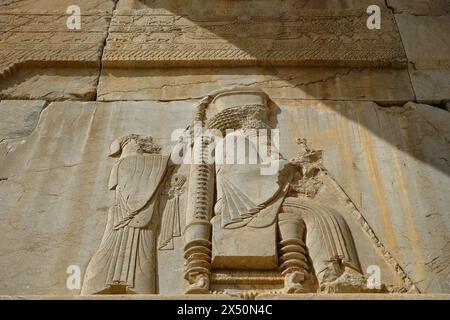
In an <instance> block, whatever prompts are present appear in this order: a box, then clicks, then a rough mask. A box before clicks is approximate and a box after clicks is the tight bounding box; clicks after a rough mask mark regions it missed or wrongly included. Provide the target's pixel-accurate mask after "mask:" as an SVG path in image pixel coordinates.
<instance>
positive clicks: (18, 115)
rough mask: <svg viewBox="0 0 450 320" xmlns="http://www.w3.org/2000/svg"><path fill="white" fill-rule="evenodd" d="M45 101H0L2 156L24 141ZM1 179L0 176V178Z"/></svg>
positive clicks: (37, 118) (36, 121)
mask: <svg viewBox="0 0 450 320" xmlns="http://www.w3.org/2000/svg"><path fill="white" fill-rule="evenodd" d="M44 107H45V101H39V100H35V101H20V100H18V101H11V100H9V101H6V100H3V101H0V118H1V119H2V121H1V122H0V155H1V157H4V156H5V155H6V154H8V153H9V152H12V151H14V150H15V148H16V147H17V145H19V144H21V143H23V142H25V141H24V140H23V139H26V137H27V136H28V135H30V134H31V132H32V131H33V130H34V128H35V127H36V125H37V123H38V120H39V116H40V114H41V111H42V109H43V108H44ZM0 179H1V178H0Z"/></svg>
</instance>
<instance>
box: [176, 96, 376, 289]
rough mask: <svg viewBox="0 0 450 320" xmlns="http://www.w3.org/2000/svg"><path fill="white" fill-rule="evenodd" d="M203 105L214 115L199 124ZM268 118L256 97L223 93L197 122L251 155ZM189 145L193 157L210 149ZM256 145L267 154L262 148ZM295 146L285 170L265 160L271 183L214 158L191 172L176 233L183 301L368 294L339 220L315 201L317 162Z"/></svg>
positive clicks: (254, 169) (255, 168) (316, 154)
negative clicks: (180, 238) (235, 135)
mask: <svg viewBox="0 0 450 320" xmlns="http://www.w3.org/2000/svg"><path fill="white" fill-rule="evenodd" d="M209 104H211V105H214V107H215V109H216V110H217V113H216V114H215V115H213V116H211V117H210V118H209V119H206V114H207V112H206V110H207V108H208V106H209ZM269 113H270V110H269V108H268V104H267V96H266V95H265V94H264V93H262V92H242V91H238V92H225V93H219V94H217V95H214V96H209V97H207V98H205V99H203V100H202V101H201V102H200V104H199V106H198V114H197V117H196V120H199V121H202V122H203V123H204V124H205V126H206V127H207V128H208V129H216V130H218V131H220V132H221V133H222V134H224V133H225V131H226V130H230V129H232V130H237V131H239V133H240V134H241V136H243V137H245V139H246V140H247V141H248V144H249V148H250V149H251V148H252V147H253V148H256V146H254V145H253V146H252V142H251V141H252V139H253V138H254V137H252V135H254V134H255V130H254V129H268V128H271V126H270V121H269V116H270V115H269ZM258 132H260V131H258ZM258 134H261V133H258ZM196 141H197V142H196V143H197V146H196V145H195V143H194V146H193V149H194V152H198V153H200V154H202V155H205V153H206V152H207V150H208V144H209V143H211V140H210V139H207V138H205V139H197V140H196ZM263 141H265V143H266V145H265V146H264V147H265V148H264V149H265V150H271V151H274V150H273V149H274V148H273V146H272V145H271V143H270V139H263ZM298 143H299V145H300V147H301V148H302V151H301V153H300V155H299V156H298V157H297V158H295V159H292V160H291V161H288V160H286V159H284V158H283V156H282V155H281V154H279V153H278V152H276V151H275V152H271V159H270V160H269V162H277V164H278V165H279V171H278V174H276V175H271V176H265V175H261V174H260V168H261V166H262V163H259V164H249V163H248V162H247V163H246V164H244V165H242V164H218V163H217V159H216V164H209V163H207V162H206V161H205V162H204V163H201V164H197V165H193V166H192V171H191V175H192V178H191V184H190V187H189V195H190V203H191V206H190V207H188V211H187V212H186V214H187V225H186V228H185V232H184V238H185V243H186V246H185V258H186V279H187V280H188V281H189V283H190V285H191V286H190V288H189V289H188V290H187V293H208V292H211V291H214V292H221V293H229V294H232V293H236V292H238V293H239V294H240V295H241V296H246V295H249V294H250V295H252V294H251V292H253V295H254V294H258V292H279V293H304V292H317V291H322V292H355V291H356V292H361V291H365V290H368V289H367V288H366V279H365V278H364V276H363V274H362V270H361V266H360V262H359V259H358V255H357V252H356V248H355V245H354V241H353V237H352V234H351V232H350V229H349V227H348V225H347V223H346V221H345V220H344V219H343V217H342V216H341V215H340V213H339V212H337V211H336V210H334V209H333V208H332V207H328V206H327V205H324V204H321V203H319V202H317V201H314V198H315V195H316V194H317V193H318V192H319V190H320V188H321V186H322V184H323V182H322V180H321V177H320V173H321V172H322V171H323V168H322V165H321V156H322V153H321V152H320V151H313V150H310V149H309V148H308V146H307V145H306V141H305V140H302V139H300V140H299V141H298ZM259 147H261V146H259ZM216 154H217V153H216ZM205 156H206V155H205ZM221 163H223V161H222V162H221ZM215 189H216V190H217V191H216V196H214V190H215Z"/></svg>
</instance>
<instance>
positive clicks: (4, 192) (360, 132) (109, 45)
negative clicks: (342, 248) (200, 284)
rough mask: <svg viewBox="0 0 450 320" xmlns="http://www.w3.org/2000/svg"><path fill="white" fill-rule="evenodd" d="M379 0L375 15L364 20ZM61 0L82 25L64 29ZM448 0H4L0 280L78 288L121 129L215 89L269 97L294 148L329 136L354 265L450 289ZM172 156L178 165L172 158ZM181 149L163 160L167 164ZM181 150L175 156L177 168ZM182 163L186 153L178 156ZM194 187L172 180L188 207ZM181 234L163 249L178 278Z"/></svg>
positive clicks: (395, 279) (162, 287) (393, 280)
mask: <svg viewBox="0 0 450 320" xmlns="http://www.w3.org/2000/svg"><path fill="white" fill-rule="evenodd" d="M373 4H377V5H379V6H380V7H381V9H382V10H381V17H382V21H381V29H380V30H369V29H367V26H366V20H367V18H368V14H367V13H366V9H367V7H368V6H369V5H373ZM69 5H78V6H79V7H80V9H81V29H80V30H68V29H67V26H66V20H67V18H68V17H69V14H67V13H66V9H67V7H68V6H69ZM449 10H450V7H449V6H448V4H447V1H421V2H417V4H416V2H415V1H414V2H413V1H402V0H388V1H375V0H371V1H352V0H348V1H338V0H332V1H309V0H298V1H294V0H292V1H262V0H252V1H231V0H227V1H225V0H217V1H200V0H198V1H195V0H191V1H187V0H186V1H159V0H154V1H149V0H147V1H138V0H119V1H112V0H96V1H81V0H64V1H61V0H58V1H56V0H40V1H30V0H22V1H11V0H7V1H0V25H1V26H2V27H1V29H0V30H1V32H0V39H1V41H0V99H1V101H0V221H1V223H0V240H1V241H0V266H1V269H0V270H1V271H2V272H0V295H68V296H70V295H79V294H80V292H81V289H80V288H78V289H77V288H75V289H74V290H70V289H69V288H68V287H67V285H66V282H67V277H68V274H67V272H66V271H67V268H68V267H69V266H71V265H76V266H79V268H80V270H81V273H82V275H84V273H85V272H86V268H87V266H88V263H89V261H90V260H91V258H92V256H93V255H94V253H95V252H96V250H97V248H98V247H99V245H100V241H101V240H102V237H103V232H104V230H105V226H106V221H107V214H108V210H109V208H110V207H111V205H112V204H113V203H114V192H113V191H111V190H109V189H108V179H109V178H110V173H111V169H112V167H113V165H114V164H115V162H116V160H117V159H114V158H111V157H108V154H109V147H110V144H111V142H113V141H114V140H115V139H116V138H118V137H121V136H125V135H128V134H132V133H136V134H141V135H149V136H152V137H153V139H154V141H155V142H156V143H157V144H158V145H160V146H161V147H162V151H161V152H162V153H166V154H170V152H171V150H172V148H173V146H174V145H175V144H176V141H172V140H171V134H172V132H173V131H174V130H176V129H184V128H186V127H187V126H188V125H189V124H191V122H192V121H193V119H194V114H195V112H196V110H195V106H196V104H198V101H199V100H200V99H202V98H203V97H204V96H205V95H207V94H209V93H211V92H213V91H215V90H222V89H225V88H231V87H236V86H239V87H240V88H244V89H247V90H253V89H255V90H256V89H257V90H261V91H263V92H265V93H266V94H267V95H268V97H269V103H268V107H269V109H270V121H271V123H272V124H273V126H274V128H277V129H279V130H280V137H281V139H280V152H281V154H283V156H284V157H285V158H286V159H291V158H295V157H297V156H298V154H299V153H300V152H301V150H300V149H301V146H299V145H298V143H296V141H297V140H298V139H306V140H307V143H308V146H309V148H311V149H313V150H321V151H322V154H323V159H322V164H323V167H324V168H325V171H326V176H327V179H328V180H327V181H328V182H327V183H325V187H324V189H322V191H321V193H320V194H319V196H318V198H317V199H318V200H317V201H319V202H321V203H322V204H328V205H333V206H334V207H335V208H336V210H338V211H339V212H340V213H341V214H342V216H343V218H344V219H345V221H346V222H347V224H348V226H349V228H350V231H351V233H352V235H353V238H354V239H355V244H356V250H357V252H358V256H359V260H360V263H361V269H362V270H363V271H364V272H365V271H366V270H367V268H368V267H369V266H373V265H376V266H379V268H380V270H381V275H382V278H381V279H382V282H383V283H385V284H386V285H388V286H390V288H391V289H392V288H393V289H392V290H393V291H395V290H397V291H400V292H407V291H409V292H410V293H450V270H449V263H450V260H449V259H450V244H449V243H450V239H449V233H450V232H449V231H450V219H449V214H448V213H449V210H450V197H449V192H448V191H449V190H450V114H449V112H448V111H449V110H448V101H449V97H450V40H449V37H448V34H449V31H450V24H449V23H450V12H449ZM172 167H173V168H175V166H172ZM172 167H171V168H172ZM173 168H172V169H173ZM174 170H176V172H177V173H179V174H182V175H185V176H187V177H188V178H189V175H190V171H189V170H190V169H189V166H188V165H181V166H179V167H176V168H175V169H174ZM188 197H189V194H188V192H187V191H186V192H184V193H182V194H181V196H180V212H181V214H180V225H181V226H182V228H183V227H184V226H185V224H186V215H185V212H186V210H187V207H188V204H187V203H188ZM183 246H184V242H183V237H175V238H174V245H173V249H172V250H158V251H157V254H158V258H157V266H156V269H157V274H158V276H157V277H158V280H157V283H158V284H157V292H156V293H159V294H163V295H181V294H183V293H184V292H185V291H186V289H187V287H188V282H187V281H186V280H185V279H184V278H183V272H184V268H185V266H184V258H183V254H184V253H183V250H184V249H183Z"/></svg>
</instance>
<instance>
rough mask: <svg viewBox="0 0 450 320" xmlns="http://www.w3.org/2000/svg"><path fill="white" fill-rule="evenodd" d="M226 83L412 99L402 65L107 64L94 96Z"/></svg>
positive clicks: (339, 96)
mask: <svg viewBox="0 0 450 320" xmlns="http://www.w3.org/2000/svg"><path fill="white" fill-rule="evenodd" d="M125 79H126V80H125ZM232 86H243V87H247V88H254V89H264V90H265V91H266V92H267V93H268V94H269V95H270V96H271V97H272V98H280V99H281V98H287V99H300V98H301V99H313V100H314V99H330V100H368V101H377V102H379V103H383V104H386V103H388V104H396V103H401V104H402V103H404V102H406V101H411V100H414V94H413V91H412V87H411V82H410V79H409V75H408V73H407V70H406V69H362V68H351V69H350V68H324V67H322V68H320V67H319V68H248V67H247V68H180V69H169V68H166V69H164V68H143V69H133V70H129V69H121V68H117V69H107V70H105V72H104V73H103V74H102V76H101V78H100V83H99V87H98V99H99V100H103V101H114V100H148V99H159V100H171V99H175V100H176V99H192V98H200V97H202V96H204V95H206V94H208V93H209V92H211V91H214V90H216V89H217V88H218V87H220V88H226V87H232Z"/></svg>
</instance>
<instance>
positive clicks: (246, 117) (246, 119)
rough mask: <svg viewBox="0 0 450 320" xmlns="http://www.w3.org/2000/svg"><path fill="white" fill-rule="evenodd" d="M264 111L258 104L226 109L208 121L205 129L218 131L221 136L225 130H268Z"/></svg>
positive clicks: (263, 107)
mask: <svg viewBox="0 0 450 320" xmlns="http://www.w3.org/2000/svg"><path fill="white" fill-rule="evenodd" d="M265 111H266V107H265V106H264V105H260V104H254V105H247V106H238V107H231V108H227V109H225V110H223V111H222V112H219V113H218V114H216V115H215V116H214V117H212V118H211V119H210V120H208V122H207V127H208V129H217V130H220V131H221V132H222V134H223V135H225V133H226V130H227V129H232V130H237V129H268V128H270V127H269V125H268V124H267V123H265V121H264V117H263V115H264V114H265Z"/></svg>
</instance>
